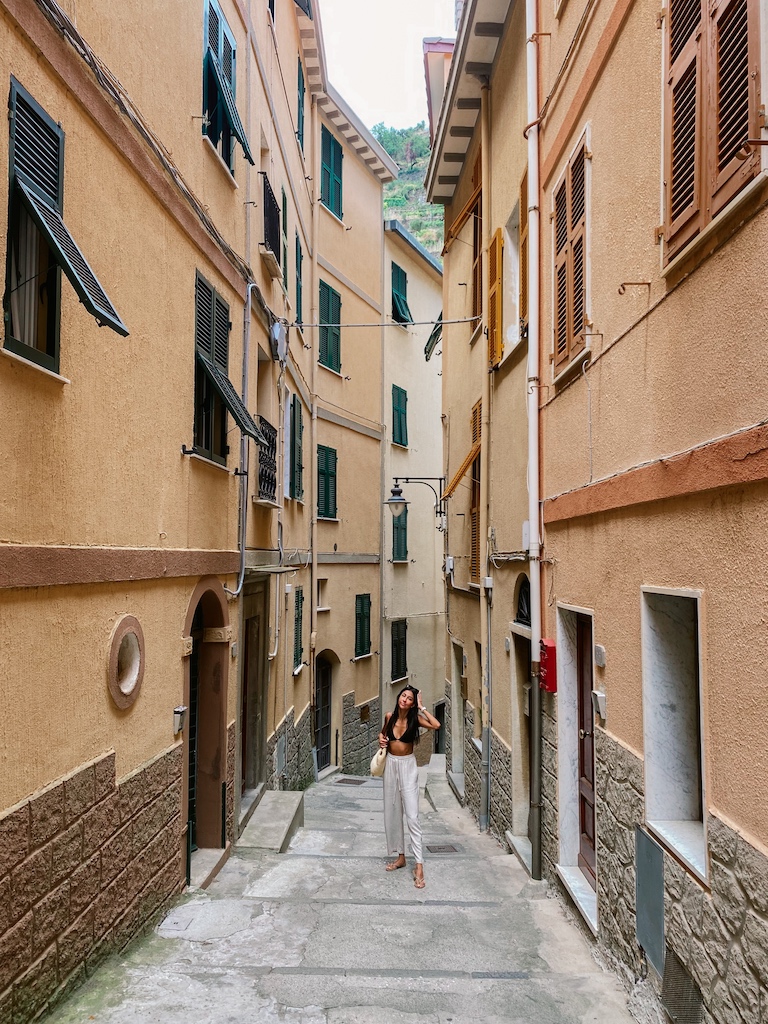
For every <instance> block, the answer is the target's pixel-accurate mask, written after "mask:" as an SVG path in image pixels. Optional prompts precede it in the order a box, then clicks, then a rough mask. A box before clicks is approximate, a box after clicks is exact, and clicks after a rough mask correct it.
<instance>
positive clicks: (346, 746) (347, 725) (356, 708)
mask: <svg viewBox="0 0 768 1024" xmlns="http://www.w3.org/2000/svg"><path fill="white" fill-rule="evenodd" d="M342 701H343V706H344V717H343V721H342V727H341V728H342V731H341V766H340V767H341V770H342V771H343V772H344V773H345V775H370V771H371V758H372V757H373V755H374V754H375V753H376V751H377V750H378V748H379V730H380V729H381V703H380V701H379V698H378V697H375V698H374V699H373V700H368V701H363V702H362V703H360V704H355V694H354V691H353V692H352V693H345V694H344V696H343V698H342ZM365 707H367V708H368V721H367V722H363V721H361V720H360V710H361V708H365Z"/></svg>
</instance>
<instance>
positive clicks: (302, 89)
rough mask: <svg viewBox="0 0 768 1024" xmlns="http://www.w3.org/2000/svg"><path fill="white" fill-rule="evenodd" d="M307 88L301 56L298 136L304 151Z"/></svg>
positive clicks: (297, 116) (297, 99) (297, 117)
mask: <svg viewBox="0 0 768 1024" xmlns="http://www.w3.org/2000/svg"><path fill="white" fill-rule="evenodd" d="M305 96H306V88H305V85H304V65H303V64H302V63H301V57H299V75H298V90H297V97H296V138H297V139H298V140H299V145H300V146H301V151H302V153H303V152H304V104H305Z"/></svg>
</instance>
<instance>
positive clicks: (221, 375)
mask: <svg viewBox="0 0 768 1024" xmlns="http://www.w3.org/2000/svg"><path fill="white" fill-rule="evenodd" d="M231 327H232V324H231V323H230V322H229V306H228V305H227V303H226V302H225V301H224V299H222V297H221V296H220V295H219V293H218V292H217V291H215V290H214V289H213V288H212V287H211V285H210V284H209V283H208V282H207V281H206V280H205V278H204V277H203V276H202V275H201V274H199V273H198V275H197V277H196V279H195V354H196V361H195V446H194V451H195V452H196V453H197V454H199V455H203V456H205V457H206V458H208V459H213V460H214V462H220V463H222V464H224V463H226V461H227V454H228V452H229V448H228V446H227V410H229V412H230V413H231V414H232V416H233V418H234V420H235V422H236V423H237V425H238V426H239V427H240V429H241V430H242V431H243V433H244V434H248V435H250V436H251V437H252V438H253V439H254V440H255V441H257V442H258V443H259V444H263V445H268V444H269V439H268V438H267V437H265V436H264V435H263V434H262V432H261V431H260V430H259V428H258V427H257V426H256V423H255V422H254V420H253V417H252V416H251V414H250V413H249V412H248V410H247V409H246V407H245V405H244V404H243V402H242V399H241V398H240V397H239V395H238V394H237V392H236V391H235V389H234V388H233V387H232V384H231V382H230V380H229V377H228V376H227V365H228V363H229V331H230V328H231Z"/></svg>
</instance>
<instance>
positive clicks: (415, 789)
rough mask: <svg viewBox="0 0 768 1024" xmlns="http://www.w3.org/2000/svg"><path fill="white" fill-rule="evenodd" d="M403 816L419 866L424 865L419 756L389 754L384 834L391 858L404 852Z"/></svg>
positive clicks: (386, 769) (385, 790)
mask: <svg viewBox="0 0 768 1024" xmlns="http://www.w3.org/2000/svg"><path fill="white" fill-rule="evenodd" d="M403 814H405V821H406V824H407V825H408V835H409V836H410V838H411V849H412V850H413V856H414V857H415V859H416V863H417V864H423V863H424V857H423V853H422V846H421V825H420V824H419V769H418V767H417V765H416V755H415V754H406V755H405V756H404V757H397V756H396V755H395V754H387V761H386V765H385V767H384V832H385V834H386V837H387V852H388V853H389V854H390V856H399V855H400V854H401V853H402V854H404V853H405V845H404V839H405V837H404V834H403Z"/></svg>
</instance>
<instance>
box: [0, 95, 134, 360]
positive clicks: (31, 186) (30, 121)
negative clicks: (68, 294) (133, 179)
mask: <svg viewBox="0 0 768 1024" xmlns="http://www.w3.org/2000/svg"><path fill="white" fill-rule="evenodd" d="M8 105H9V114H10V122H11V134H10V152H9V164H10V188H9V220H8V248H7V253H8V256H7V262H6V280H5V298H4V302H3V308H4V312H5V319H6V325H7V326H6V336H5V347H6V348H7V349H8V350H9V351H11V352H14V353H16V354H17V355H20V356H24V358H26V359H30V360H31V361H32V362H35V363H38V364H39V365H41V366H44V367H45V368H46V369H48V370H52V371H54V372H58V369H59V319H60V299H61V271H62V270H63V271H64V273H65V274H66V275H67V277H68V278H69V281H70V283H71V284H72V287H73V288H74V289H75V291H76V292H77V295H78V297H79V299H80V301H81V302H82V303H83V305H84V306H85V308H86V309H87V310H88V312H89V313H90V314H91V315H92V316H94V317H95V318H96V320H97V322H98V323H99V325H101V326H107V327H111V328H112V330H113V331H116V332H117V333H118V334H121V335H123V336H125V335H127V334H128V331H127V329H126V327H125V325H124V324H123V322H122V320H121V319H120V317H119V316H118V314H117V311H116V310H115V308H114V306H113V305H112V303H111V302H110V301H109V299H108V298H107V295H106V293H105V292H104V289H103V288H102V287H101V285H100V284H99V282H98V280H97V279H96V276H95V274H94V273H93V271H92V270H91V268H90V266H89V265H88V263H87V262H86V260H85V257H84V256H83V254H82V252H81V251H80V249H79V248H78V246H77V243H76V242H75V240H74V238H73V237H72V235H71V234H70V233H69V230H68V229H67V227H66V225H65V224H64V221H63V220H62V217H61V213H62V208H63V198H64V195H63V193H64V132H63V131H62V130H61V128H59V127H58V125H56V124H55V123H54V122H53V120H52V119H51V118H50V117H49V116H48V114H46V113H45V111H44V110H43V109H42V107H40V106H38V104H37V103H36V102H35V101H34V100H33V99H32V97H31V96H30V95H29V93H27V92H26V91H25V90H24V89H23V88H22V87H21V86H20V85H19V83H18V82H17V81H16V79H14V78H12V79H11V92H10V98H9V104H8Z"/></svg>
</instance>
